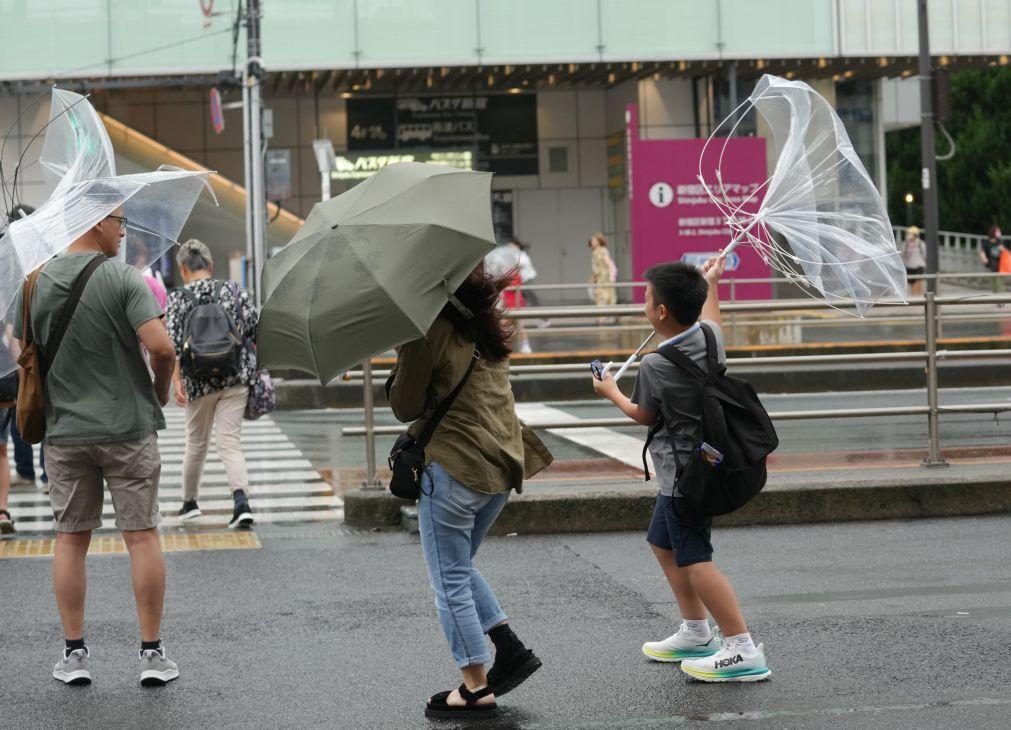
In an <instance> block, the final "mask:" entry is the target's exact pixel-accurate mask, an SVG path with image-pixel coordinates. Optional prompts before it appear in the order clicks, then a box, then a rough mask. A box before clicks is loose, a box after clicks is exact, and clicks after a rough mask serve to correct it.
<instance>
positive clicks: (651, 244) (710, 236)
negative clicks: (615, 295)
mask: <svg viewBox="0 0 1011 730" xmlns="http://www.w3.org/2000/svg"><path fill="white" fill-rule="evenodd" d="M625 123H626V134H627V139H628V198H629V212H630V215H631V218H632V274H633V276H634V277H635V279H636V280H641V278H642V275H643V273H644V272H645V271H646V269H648V268H649V267H651V266H653V265H655V264H660V263H666V262H669V261H686V262H688V263H692V264H695V265H701V264H702V262H704V261H705V260H706V259H707V258H709V257H710V256H713V255H715V254H716V252H717V251H719V250H720V249H721V248H723V247H724V246H726V245H727V244H728V243H729V242H730V241H731V239H732V233H731V230H730V227H729V226H728V225H727V221H726V217H725V215H724V214H723V212H722V211H721V210H720V208H719V206H717V205H716V204H715V203H713V202H712V200H710V199H709V196H708V195H707V194H706V191H705V188H703V186H702V183H701V182H700V181H699V179H698V175H699V158H700V156H701V155H702V149H703V147H704V146H705V144H706V140H704V139H657V140H652V139H650V140H645V139H640V137H639V110H638V107H637V106H636V105H635V104H629V105H628V106H627V107H626V108H625ZM724 143H726V150H725V152H723V160H722V163H721V162H720V159H719V158H720V153H721V150H723V147H724ZM717 165H719V167H720V170H721V171H722V174H723V187H724V190H725V191H726V194H727V198H728V200H729V202H730V204H731V205H732V206H735V207H736V206H740V207H741V210H743V211H746V212H749V213H754V212H756V211H757V210H758V207H759V205H760V204H761V202H762V191H761V189H760V186H761V185H762V183H763V182H765V179H766V177H767V175H766V158H765V139H763V138H761V137H734V138H731V139H724V138H720V137H717V138H715V139H713V140H712V142H710V144H709V147H708V149H707V150H706V156H705V159H704V160H703V167H702V174H703V175H704V177H705V179H706V181H707V183H709V184H710V185H712V184H715V182H716V174H715V170H716V167H717ZM718 195H719V196H720V197H721V198H722V194H718ZM770 276H771V273H770V271H769V267H768V266H767V265H766V263H765V262H764V261H762V259H761V258H760V257H759V256H758V254H757V253H756V252H755V251H754V250H752V249H751V248H750V247H749V246H738V247H737V248H736V249H735V250H734V251H733V252H732V253H731V254H730V256H729V257H728V260H727V273H726V275H725V276H724V277H723V281H725V282H726V281H729V280H730V279H732V278H737V279H764V278H769V277H770ZM720 294H721V295H722V296H723V297H724V298H727V296H728V294H729V289H728V288H727V286H725V285H724V286H722V287H721V289H720ZM735 295H736V298H737V299H768V298H770V297H771V296H772V286H771V285H770V284H738V285H735ZM642 296H643V295H642V291H641V290H639V291H638V292H637V299H636V300H637V301H642Z"/></svg>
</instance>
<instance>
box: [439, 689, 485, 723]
mask: <svg viewBox="0 0 1011 730" xmlns="http://www.w3.org/2000/svg"><path fill="white" fill-rule="evenodd" d="M459 692H460V697H462V698H463V701H464V702H466V703H467V704H465V705H462V706H459V707H457V706H456V705H450V704H448V703H447V702H446V701H447V700H448V699H449V696H450V695H451V694H452V693H453V690H446V691H445V692H440V693H439V694H437V695H433V696H432V698H431V699H430V700H429V701H428V705H426V706H425V717H439V718H443V719H454V718H462V719H467V720H478V719H481V718H483V717H497V716H498V705H496V704H495V703H494V702H492V703H491V704H488V705H479V704H477V701H478V700H480V699H482V698H484V697H487V696H488V695H490V694H493V692H492V689H491V687H485V688H484V689H479V690H478V691H477V692H471V691H470V690H469V689H467V686H466V685H464V684H461V685H460V688H459Z"/></svg>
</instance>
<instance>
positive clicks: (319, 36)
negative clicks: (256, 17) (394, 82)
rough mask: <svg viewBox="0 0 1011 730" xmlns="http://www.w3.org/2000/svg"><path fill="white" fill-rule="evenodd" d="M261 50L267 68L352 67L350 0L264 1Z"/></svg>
mask: <svg viewBox="0 0 1011 730" xmlns="http://www.w3.org/2000/svg"><path fill="white" fill-rule="evenodd" d="M362 4H363V3H359V5H362ZM241 42H242V43H243V47H242V50H243V51H245V36H243V37H242V41H241ZM263 49H264V63H265V64H266V67H267V69H276V68H279V67H280V68H284V67H288V68H291V67H300V68H305V67H307V66H308V67H315V68H326V67H328V66H336V67H338V68H340V67H348V66H354V62H355V50H356V48H355V2H354V0H329V1H328V2H321V0H285V2H264V3H263Z"/></svg>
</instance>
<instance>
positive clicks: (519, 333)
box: [502, 239, 537, 355]
mask: <svg viewBox="0 0 1011 730" xmlns="http://www.w3.org/2000/svg"><path fill="white" fill-rule="evenodd" d="M506 246H507V247H508V248H509V250H510V252H511V253H512V254H513V255H514V256H515V265H514V266H513V267H512V268H511V269H510V270H509V271H507V272H505V275H506V276H507V277H508V279H509V286H508V287H507V288H506V290H505V291H503V292H502V305H503V306H504V307H505V308H506V309H522V308H523V307H525V306H526V304H527V301H528V300H529V301H530V303H531V304H533V305H534V306H537V302H536V299H537V295H536V293H535V292H525V291H523V288H522V287H523V285H524V284H528V283H530V282H531V281H533V280H534V279H536V278H537V270H536V269H535V268H534V263H533V261H531V260H530V255H529V254H528V253H527V249H528V248H529V246H527V245H526V244H525V243H523V242H521V241H518V240H515V239H514V240H512V241H510V242H509V243H507V244H506ZM515 327H516V340H517V342H519V345H520V352H521V353H522V354H524V355H529V354H530V353H531V352H533V349H532V348H531V347H530V336H529V335H528V334H527V329H526V325H525V324H524V322H523V320H522V319H517V320H515Z"/></svg>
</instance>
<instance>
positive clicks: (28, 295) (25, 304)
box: [21, 266, 42, 347]
mask: <svg viewBox="0 0 1011 730" xmlns="http://www.w3.org/2000/svg"><path fill="white" fill-rule="evenodd" d="M40 276H42V267H41V266H40V267H39V268H37V269H35V270H34V271H33V272H32V273H30V274H29V275H28V279H27V280H26V281H25V287H24V291H23V292H22V294H21V341H22V342H24V343H25V347H28V345H30V344H32V342H33V341H34V340H35V336H34V333H33V331H32V297H34V296H35V284H36V282H38V280H39V277H40Z"/></svg>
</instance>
